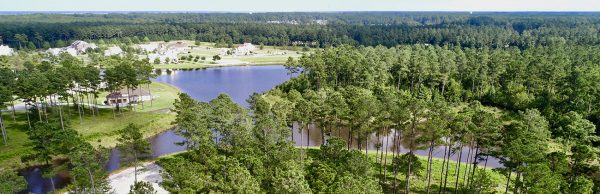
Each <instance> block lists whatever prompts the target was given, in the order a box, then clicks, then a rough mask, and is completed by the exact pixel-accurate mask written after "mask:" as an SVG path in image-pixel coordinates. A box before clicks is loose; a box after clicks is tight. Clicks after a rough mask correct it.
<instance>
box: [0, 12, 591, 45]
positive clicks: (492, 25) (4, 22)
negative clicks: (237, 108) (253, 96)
mask: <svg viewBox="0 0 600 194" xmlns="http://www.w3.org/2000/svg"><path fill="white" fill-rule="evenodd" d="M599 25H600V19H598V17H597V16H596V15H595V14H594V13H587V14H585V13H584V14H568V13H555V14H544V13H504V14H503V13H479V14H477V13H476V14H468V13H396V12H373V13H369V12H366V13H352V12H350V13H253V14H242V13H238V14H233V13H232V14H219V13H196V14H183V13H181V14H176V13H172V14H150V13H132V14H31V15H14V16H12V15H7V16H6V15H5V16H0V29H3V30H2V32H0V36H1V37H2V38H0V39H1V40H2V41H3V43H4V44H9V45H11V46H12V47H17V48H31V49H33V48H48V47H62V46H64V45H65V42H69V41H72V40H108V39H118V40H120V41H121V42H132V41H133V42H135V41H136V40H137V41H139V40H143V39H145V38H148V39H149V40H160V41H162V40H176V39H195V40H200V41H206V42H224V43H243V42H252V43H255V44H259V43H263V44H266V45H278V46H290V45H300V46H302V45H308V46H313V47H328V46H337V45H341V44H347V45H365V46H377V45H384V46H388V47H391V46H395V45H398V44H417V43H421V44H434V45H454V46H458V45H460V46H463V47H491V48H499V47H505V46H516V47H518V48H521V49H524V48H529V47H534V46H538V45H541V46H545V45H548V44H549V43H551V42H552V41H553V39H555V38H562V39H565V40H566V41H567V42H568V43H569V44H577V45H595V44H598V43H599V42H600V40H599V37H598V33H599V32H598V26H599Z"/></svg>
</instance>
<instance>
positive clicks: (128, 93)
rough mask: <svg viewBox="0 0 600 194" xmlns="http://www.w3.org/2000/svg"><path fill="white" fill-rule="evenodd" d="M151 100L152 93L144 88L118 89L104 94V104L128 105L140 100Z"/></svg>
mask: <svg viewBox="0 0 600 194" xmlns="http://www.w3.org/2000/svg"><path fill="white" fill-rule="evenodd" d="M148 100H152V95H151V94H150V92H149V91H148V90H144V89H140V88H138V89H135V90H134V89H121V90H120V91H117V92H113V93H110V94H108V95H107V96H106V101H104V104H106V105H111V106H113V105H121V106H122V105H128V104H135V103H138V102H142V101H148Z"/></svg>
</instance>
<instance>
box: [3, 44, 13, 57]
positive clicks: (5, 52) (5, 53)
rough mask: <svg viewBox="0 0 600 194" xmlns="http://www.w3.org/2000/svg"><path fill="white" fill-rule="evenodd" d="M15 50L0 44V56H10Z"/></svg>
mask: <svg viewBox="0 0 600 194" xmlns="http://www.w3.org/2000/svg"><path fill="white" fill-rule="evenodd" d="M14 53H15V52H14V51H13V49H12V48H10V47H8V46H6V45H0V56H12V55H13V54H14Z"/></svg>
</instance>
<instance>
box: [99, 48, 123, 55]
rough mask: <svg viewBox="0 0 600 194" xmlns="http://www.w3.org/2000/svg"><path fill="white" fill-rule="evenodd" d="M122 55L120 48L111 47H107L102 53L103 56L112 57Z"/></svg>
mask: <svg viewBox="0 0 600 194" xmlns="http://www.w3.org/2000/svg"><path fill="white" fill-rule="evenodd" d="M122 53H123V50H121V47H118V46H111V47H108V48H107V49H106V50H105V51H104V56H113V55H120V54H122Z"/></svg>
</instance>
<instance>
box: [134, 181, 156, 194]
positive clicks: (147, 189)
mask: <svg viewBox="0 0 600 194" xmlns="http://www.w3.org/2000/svg"><path fill="white" fill-rule="evenodd" d="M129 193H130V194H156V191H155V190H154V187H152V184H151V183H149V182H145V181H140V182H137V183H135V184H134V185H131V188H130V190H129Z"/></svg>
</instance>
